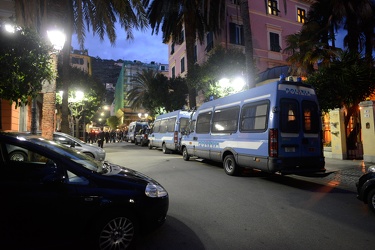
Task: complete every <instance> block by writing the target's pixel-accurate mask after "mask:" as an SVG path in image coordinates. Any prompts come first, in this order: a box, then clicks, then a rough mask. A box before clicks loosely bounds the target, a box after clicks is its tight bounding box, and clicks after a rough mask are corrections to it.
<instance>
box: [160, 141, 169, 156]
mask: <svg viewBox="0 0 375 250" xmlns="http://www.w3.org/2000/svg"><path fill="white" fill-rule="evenodd" d="M162 150H163V154H168V153H169V152H170V151H169V149H167V145H165V143H163V146H162Z"/></svg>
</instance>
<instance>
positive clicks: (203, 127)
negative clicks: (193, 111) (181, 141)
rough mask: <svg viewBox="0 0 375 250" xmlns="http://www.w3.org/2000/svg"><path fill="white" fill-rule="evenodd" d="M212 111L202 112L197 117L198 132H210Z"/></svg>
mask: <svg viewBox="0 0 375 250" xmlns="http://www.w3.org/2000/svg"><path fill="white" fill-rule="evenodd" d="M211 115H212V111H209V112H206V113H201V114H199V115H198V118H197V125H196V126H197V128H196V129H197V134H208V133H209V132H210V121H211Z"/></svg>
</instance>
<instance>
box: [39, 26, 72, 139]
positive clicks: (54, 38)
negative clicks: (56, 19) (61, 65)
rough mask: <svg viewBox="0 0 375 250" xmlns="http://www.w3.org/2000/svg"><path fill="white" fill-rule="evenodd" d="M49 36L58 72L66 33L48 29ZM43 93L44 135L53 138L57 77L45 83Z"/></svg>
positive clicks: (54, 65) (53, 64)
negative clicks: (59, 54)
mask: <svg viewBox="0 0 375 250" xmlns="http://www.w3.org/2000/svg"><path fill="white" fill-rule="evenodd" d="M47 36H48V38H49V40H50V42H51V44H52V46H53V48H54V51H52V53H51V60H52V66H53V69H54V71H55V72H57V55H58V53H59V52H60V50H61V49H62V48H63V47H64V43H65V39H66V38H65V34H64V33H62V32H61V31H56V30H52V31H47ZM42 93H43V110H42V136H43V137H45V138H47V139H52V138H53V132H54V131H55V109H56V77H55V78H54V79H53V80H52V81H50V82H49V83H48V82H47V83H44V84H43V88H42Z"/></svg>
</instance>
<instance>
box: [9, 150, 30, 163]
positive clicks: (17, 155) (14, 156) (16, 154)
mask: <svg viewBox="0 0 375 250" xmlns="http://www.w3.org/2000/svg"><path fill="white" fill-rule="evenodd" d="M9 159H10V160H11V161H25V160H26V159H27V154H26V153H24V152H21V151H13V152H11V153H10V154H9Z"/></svg>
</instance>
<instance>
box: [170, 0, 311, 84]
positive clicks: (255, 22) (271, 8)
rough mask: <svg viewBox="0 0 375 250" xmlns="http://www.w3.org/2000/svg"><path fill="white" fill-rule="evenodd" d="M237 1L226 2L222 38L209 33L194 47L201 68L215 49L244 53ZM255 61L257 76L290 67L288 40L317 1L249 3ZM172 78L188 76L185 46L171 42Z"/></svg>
mask: <svg viewBox="0 0 375 250" xmlns="http://www.w3.org/2000/svg"><path fill="white" fill-rule="evenodd" d="M238 2H239V1H238V0H227V3H226V4H227V5H226V8H227V13H226V17H225V20H224V21H223V22H224V25H223V27H224V28H223V30H222V31H221V35H219V36H217V37H215V36H214V35H213V33H207V34H206V37H205V40H204V41H203V43H202V44H201V43H200V42H199V41H196V43H195V57H196V58H195V60H196V62H197V63H198V64H201V63H203V62H205V61H206V60H207V53H208V52H210V51H211V50H212V49H213V48H214V47H215V46H218V45H221V46H222V47H224V48H239V49H242V50H245V44H244V33H243V21H242V18H241V14H240V6H239V4H238ZM248 2H249V3H248V4H249V15H250V22H251V23H250V25H251V30H252V42H253V53H254V60H255V63H256V68H257V71H258V72H257V73H260V72H264V71H266V70H268V69H271V68H273V67H277V66H283V65H287V62H286V59H287V57H288V56H289V55H287V54H285V53H284V52H283V49H284V48H285V47H286V42H285V38H286V36H288V35H290V34H294V33H297V32H299V31H300V30H301V28H302V25H303V23H304V22H305V18H306V14H307V12H308V10H309V7H310V5H311V4H312V3H314V2H315V1H314V0H264V1H250V0H249V1H248ZM168 53H169V67H170V71H169V77H177V76H185V75H186V73H187V70H188V69H187V61H186V43H185V41H183V42H182V43H181V44H180V45H178V44H174V43H172V42H170V43H169V44H168Z"/></svg>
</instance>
